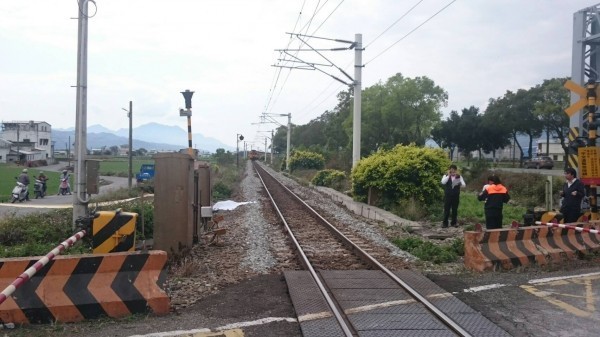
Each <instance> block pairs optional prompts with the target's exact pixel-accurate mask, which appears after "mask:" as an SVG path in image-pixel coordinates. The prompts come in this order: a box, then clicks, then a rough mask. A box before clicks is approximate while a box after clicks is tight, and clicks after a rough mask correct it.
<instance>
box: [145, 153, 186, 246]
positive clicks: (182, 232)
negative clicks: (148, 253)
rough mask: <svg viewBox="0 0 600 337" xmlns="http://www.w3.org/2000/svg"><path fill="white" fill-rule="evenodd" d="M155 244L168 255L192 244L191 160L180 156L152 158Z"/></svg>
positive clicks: (173, 154) (166, 154)
mask: <svg viewBox="0 0 600 337" xmlns="http://www.w3.org/2000/svg"><path fill="white" fill-rule="evenodd" d="M154 162H155V174H154V244H153V248H154V249H158V250H164V251H166V252H167V253H168V254H173V253H179V252H181V251H182V250H183V249H185V248H186V247H187V248H191V247H192V243H193V207H192V206H193V201H194V194H193V192H194V189H193V186H194V160H193V159H192V157H190V156H189V155H188V154H183V153H159V154H157V155H155V156H154Z"/></svg>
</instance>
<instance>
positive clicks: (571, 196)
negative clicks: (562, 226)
mask: <svg viewBox="0 0 600 337" xmlns="http://www.w3.org/2000/svg"><path fill="white" fill-rule="evenodd" d="M560 196H561V197H562V198H563V202H562V205H561V207H560V212H561V213H562V215H563V218H564V223H571V222H577V220H578V219H579V216H580V215H581V200H582V199H583V197H584V196H585V186H584V185H583V183H582V182H581V181H580V180H579V179H577V171H575V169H574V168H572V167H568V168H566V169H565V183H564V184H563V188H562V191H560Z"/></svg>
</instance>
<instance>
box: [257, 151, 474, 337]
mask: <svg viewBox="0 0 600 337" xmlns="http://www.w3.org/2000/svg"><path fill="white" fill-rule="evenodd" d="M254 165H259V164H256V163H254ZM261 169H262V168H261ZM262 170H263V171H264V172H265V173H267V174H268V175H269V176H271V177H272V178H273V179H274V180H275V181H276V182H277V183H278V184H279V185H280V186H281V187H283V188H284V189H285V190H286V191H288V193H290V194H291V195H292V196H294V198H295V199H296V200H298V201H299V202H300V203H302V204H303V205H304V206H305V207H306V208H307V209H308V210H309V211H310V212H312V213H313V214H314V215H315V216H317V217H318V218H319V219H321V220H322V221H323V223H325V224H326V225H327V226H328V229H329V230H331V231H332V233H334V234H335V235H336V236H338V237H339V238H340V239H341V240H342V241H344V243H345V244H347V245H350V246H351V247H352V249H353V250H355V251H357V252H358V253H359V254H360V255H361V256H362V257H363V258H365V259H366V262H367V263H369V264H371V265H373V266H375V267H376V268H377V269H379V270H381V271H382V272H384V273H385V274H386V275H387V276H388V277H390V278H391V279H392V280H394V282H396V283H397V284H398V285H400V286H401V287H402V288H403V289H404V290H405V291H406V292H408V293H409V294H410V295H411V296H412V297H413V298H414V299H415V300H417V301H418V302H420V303H422V304H423V305H424V306H425V307H426V308H427V310H429V311H430V312H431V313H432V314H433V315H435V316H436V317H437V318H438V319H439V320H440V321H442V322H443V323H444V324H445V325H446V326H448V327H449V328H450V329H452V330H453V331H454V332H455V333H457V334H458V335H459V336H462V337H472V335H471V334H470V333H469V332H468V331H466V330H465V329H463V328H462V327H461V326H460V325H459V324H457V323H456V322H455V321H454V320H453V319H451V318H450V317H448V316H447V315H446V314H445V313H444V312H442V311H441V310H440V309H438V308H437V307H436V306H435V305H433V303H431V302H430V301H429V300H427V298H425V297H424V296H423V295H421V294H420V293H419V292H418V291H416V290H415V289H414V288H412V287H411V286H410V285H408V284H407V283H406V282H404V281H402V280H401V279H400V278H399V277H398V276H396V275H395V274H394V273H392V272H391V271H390V270H389V269H387V268H386V267H385V266H384V265H382V264H381V263H380V262H379V261H377V259H375V258H374V257H372V256H371V255H370V254H369V253H367V252H365V251H364V250H363V249H361V248H360V247H359V246H357V245H356V244H355V243H354V242H353V241H352V240H350V239H349V238H348V237H347V236H345V235H344V234H343V233H342V232H340V231H339V230H338V229H337V228H335V226H333V225H332V224H331V223H329V221H327V220H326V219H325V218H323V217H322V216H321V215H320V214H319V213H318V212H317V211H315V210H314V209H313V208H312V207H310V206H309V205H308V204H307V203H306V202H305V201H304V200H302V199H301V198H300V197H299V196H297V195H296V194H295V193H294V192H292V191H291V190H290V189H289V188H287V187H286V186H285V185H284V184H283V183H281V182H280V181H279V180H278V179H277V178H275V177H274V176H273V175H271V174H269V173H268V172H267V171H266V170H265V169H262ZM255 171H256V173H257V174H258V176H259V178H260V180H261V182H262V183H263V186H265V190H267V187H266V185H265V184H264V181H263V179H262V177H261V176H260V173H259V172H258V170H257V169H256V168H255ZM267 193H268V195H269V197H270V198H271V202H272V203H273V205H274V206H275V208H276V209H277V212H278V213H279V215H280V217H282V215H281V213H280V212H279V209H278V208H277V206H276V205H275V202H274V201H273V198H272V197H271V194H270V193H269V191H268V190H267ZM282 219H283V217H282ZM284 223H285V220H284ZM285 224H286V229H287V230H288V231H289V232H290V235H292V237H293V234H291V231H290V229H289V227H288V226H287V223H285ZM294 243H295V244H298V243H297V241H296V239H295V238H294ZM298 249H300V251H301V248H300V247H299V246H298ZM303 258H306V256H305V255H303ZM307 263H309V262H308V261H307ZM311 270H312V267H311ZM313 277H315V276H313Z"/></svg>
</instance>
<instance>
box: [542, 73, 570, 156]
mask: <svg viewBox="0 0 600 337" xmlns="http://www.w3.org/2000/svg"><path fill="white" fill-rule="evenodd" d="M567 80H568V78H566V77H563V78H552V79H549V80H544V82H543V83H542V84H540V85H538V86H537V87H536V88H538V90H539V93H540V94H539V95H540V96H539V100H538V101H537V102H535V105H534V107H535V109H534V114H535V115H536V116H537V117H538V119H539V120H540V122H541V123H542V124H543V126H544V129H545V130H546V143H547V144H549V140H550V138H549V137H550V135H553V136H555V137H557V138H558V140H559V141H560V145H561V146H562V148H563V151H565V157H566V156H567V155H568V134H569V117H568V116H567V114H566V113H565V111H564V109H566V108H567V107H568V106H569V105H570V104H571V102H570V95H569V91H568V90H567V89H566V88H565V87H564V86H563V85H564V83H565V82H566V81H567Z"/></svg>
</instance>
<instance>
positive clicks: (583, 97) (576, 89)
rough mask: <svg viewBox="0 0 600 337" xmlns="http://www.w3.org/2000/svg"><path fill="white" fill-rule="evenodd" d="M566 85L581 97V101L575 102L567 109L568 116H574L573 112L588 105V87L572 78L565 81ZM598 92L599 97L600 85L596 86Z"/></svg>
mask: <svg viewBox="0 0 600 337" xmlns="http://www.w3.org/2000/svg"><path fill="white" fill-rule="evenodd" d="M564 87H565V88H567V89H569V90H571V91H572V92H574V93H576V94H577V95H579V97H580V99H579V101H577V102H575V103H573V104H572V105H571V106H570V107H568V108H566V109H565V112H566V113H567V116H569V117H572V116H573V114H575V113H576V112H577V111H579V110H581V109H583V108H585V106H586V105H587V103H588V101H587V89H586V88H584V87H582V86H580V85H579V84H577V83H575V82H573V81H571V80H567V81H566V82H565V85H564ZM596 94H597V95H598V97H600V87H596Z"/></svg>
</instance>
